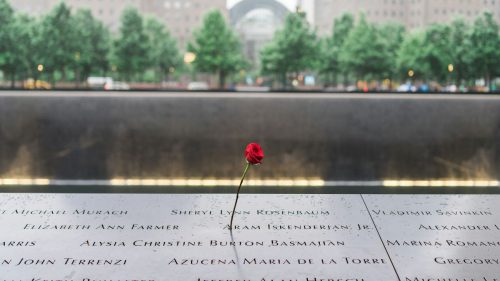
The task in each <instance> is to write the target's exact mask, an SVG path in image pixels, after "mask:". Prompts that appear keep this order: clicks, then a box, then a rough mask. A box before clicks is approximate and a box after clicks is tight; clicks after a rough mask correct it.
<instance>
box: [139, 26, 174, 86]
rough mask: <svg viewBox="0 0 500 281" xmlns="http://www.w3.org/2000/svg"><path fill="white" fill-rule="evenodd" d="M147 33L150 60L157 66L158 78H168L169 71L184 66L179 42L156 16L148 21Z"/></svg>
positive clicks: (171, 71)
mask: <svg viewBox="0 0 500 281" xmlns="http://www.w3.org/2000/svg"><path fill="white" fill-rule="evenodd" d="M146 34H147V35H148V38H149V44H150V48H149V49H150V50H151V51H150V53H149V55H150V57H149V58H150V61H151V65H152V66H153V67H154V68H155V70H156V73H157V76H158V77H159V79H158V80H160V81H162V80H163V79H164V78H168V74H169V73H173V72H174V71H175V70H176V69H177V68H179V67H181V66H182V58H181V56H180V52H179V49H178V48H177V42H176V41H175V39H174V38H172V36H171V35H170V32H168V30H166V29H165V26H164V25H163V24H162V23H160V22H159V21H158V20H156V19H155V18H150V19H148V20H147V21H146Z"/></svg>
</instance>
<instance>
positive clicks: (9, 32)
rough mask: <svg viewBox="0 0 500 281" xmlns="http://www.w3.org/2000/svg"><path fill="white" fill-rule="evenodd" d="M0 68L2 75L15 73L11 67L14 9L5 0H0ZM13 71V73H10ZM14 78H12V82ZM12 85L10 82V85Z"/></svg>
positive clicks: (13, 53) (12, 58)
mask: <svg viewBox="0 0 500 281" xmlns="http://www.w3.org/2000/svg"><path fill="white" fill-rule="evenodd" d="M0 26H1V28H0V69H1V70H2V72H3V73H4V76H11V77H12V75H15V72H13V71H12V67H13V66H15V59H14V58H15V46H16V44H15V38H14V37H13V36H14V35H15V31H14V30H13V27H14V10H13V9H12V7H11V6H10V5H9V3H8V2H7V0H0ZM12 73H14V74H12ZM13 82H14V80H12V83H13ZM13 86H14V85H13V84H12V85H11V87H13Z"/></svg>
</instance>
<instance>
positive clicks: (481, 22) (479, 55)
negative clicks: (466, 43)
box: [471, 13, 500, 87]
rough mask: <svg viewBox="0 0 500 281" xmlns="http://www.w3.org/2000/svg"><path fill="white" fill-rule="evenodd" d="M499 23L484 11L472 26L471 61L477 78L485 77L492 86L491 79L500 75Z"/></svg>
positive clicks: (488, 84)
mask: <svg viewBox="0 0 500 281" xmlns="http://www.w3.org/2000/svg"><path fill="white" fill-rule="evenodd" d="M498 30H499V27H498V23H496V22H495V20H494V19H493V15H492V14H491V13H484V14H483V16H482V17H480V18H477V19H476V21H475V22H474V25H473V27H472V34H471V43H472V46H473V48H472V54H471V63H472V67H473V68H474V70H475V72H476V73H477V74H476V75H475V76H476V78H479V77H481V78H484V79H485V81H486V85H487V86H488V87H490V86H491V79H492V78H493V77H495V76H496V75H500V67H499V65H500V48H499V46H500V38H499V35H498Z"/></svg>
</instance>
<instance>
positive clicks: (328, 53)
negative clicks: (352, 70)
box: [319, 14, 354, 84]
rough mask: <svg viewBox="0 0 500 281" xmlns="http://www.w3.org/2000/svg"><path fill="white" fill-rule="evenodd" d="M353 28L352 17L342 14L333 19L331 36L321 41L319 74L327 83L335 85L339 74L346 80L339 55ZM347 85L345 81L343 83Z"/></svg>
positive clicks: (345, 73)
mask: <svg viewBox="0 0 500 281" xmlns="http://www.w3.org/2000/svg"><path fill="white" fill-rule="evenodd" d="M353 27H354V17H353V16H352V15H351V14H344V15H342V17H340V18H338V19H335V21H334V25H333V31H332V35H331V36H330V37H327V38H324V39H323V40H321V44H320V46H321V61H320V64H319V70H320V73H322V74H324V75H325V76H326V80H327V82H333V83H334V84H336V80H337V79H336V78H337V75H338V74H339V73H342V74H344V80H347V78H346V77H347V72H346V71H345V68H344V67H342V65H341V64H340V59H339V54H340V50H341V49H342V47H343V45H344V42H345V39H346V38H347V36H348V35H349V33H350V32H351V30H352V29H353ZM344 82H345V83H347V81H344Z"/></svg>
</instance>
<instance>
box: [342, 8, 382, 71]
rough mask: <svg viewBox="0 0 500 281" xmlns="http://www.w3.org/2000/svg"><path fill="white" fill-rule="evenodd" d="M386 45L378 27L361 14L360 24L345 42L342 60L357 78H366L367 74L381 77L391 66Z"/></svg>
mask: <svg viewBox="0 0 500 281" xmlns="http://www.w3.org/2000/svg"><path fill="white" fill-rule="evenodd" d="M384 47H385V46H384V44H383V43H382V41H381V40H380V38H379V35H378V32H377V30H376V28H375V27H374V26H372V25H369V24H368V23H367V22H366V20H365V18H364V16H363V15H361V18H360V21H359V23H358V25H356V27H355V28H354V29H353V30H352V32H350V33H349V35H348V36H347V39H346V41H345V43H344V44H343V48H342V49H341V51H340V61H341V63H342V64H343V65H344V66H345V68H346V70H347V71H349V72H350V73H352V74H354V75H355V76H356V79H362V78H365V77H366V76H367V75H371V76H373V77H378V78H381V77H382V76H383V73H384V71H386V70H387V68H388V67H389V66H388V62H387V60H386V56H385V54H384Z"/></svg>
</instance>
